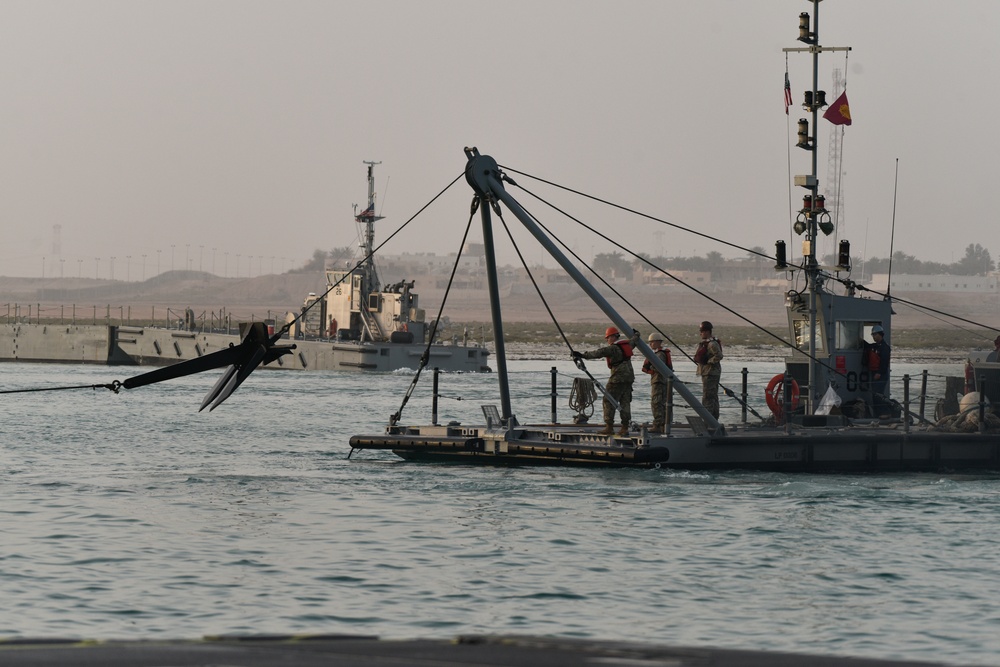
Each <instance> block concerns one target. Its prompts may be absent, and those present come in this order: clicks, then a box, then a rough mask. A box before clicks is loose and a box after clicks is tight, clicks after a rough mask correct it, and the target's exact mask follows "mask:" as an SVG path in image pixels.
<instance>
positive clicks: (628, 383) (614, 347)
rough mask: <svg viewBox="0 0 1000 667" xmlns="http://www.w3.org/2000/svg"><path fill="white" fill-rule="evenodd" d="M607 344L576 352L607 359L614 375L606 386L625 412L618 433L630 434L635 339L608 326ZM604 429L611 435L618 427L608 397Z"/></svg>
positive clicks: (580, 355) (579, 356) (580, 356)
mask: <svg viewBox="0 0 1000 667" xmlns="http://www.w3.org/2000/svg"><path fill="white" fill-rule="evenodd" d="M604 340H605V342H607V345H605V346H604V347H601V348H598V349H596V350H592V351H590V352H582V353H581V352H576V351H574V352H573V359H574V360H578V359H601V358H604V359H607V362H608V368H610V369H611V377H609V378H608V384H607V386H606V387H605V389H606V390H607V392H608V394H610V395H611V396H612V397H613V398H614V399H615V400H616V401H618V411H619V412H620V413H621V419H622V424H621V428H619V429H618V435H628V432H629V424H630V423H631V421H632V384H633V383H634V382H635V371H633V370H632V343H631V341H629V340H628V339H622V337H621V332H620V331H618V329H616V328H615V327H608V329H607V331H605V332H604ZM603 407H604V430H603V431H600V435H611V434H612V433H614V430H615V406H614V404H612V403H611V402H610V401H608V399H607V397H605V398H604V402H603Z"/></svg>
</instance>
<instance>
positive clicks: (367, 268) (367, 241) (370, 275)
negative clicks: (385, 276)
mask: <svg viewBox="0 0 1000 667" xmlns="http://www.w3.org/2000/svg"><path fill="white" fill-rule="evenodd" d="M364 163H365V164H366V165H368V206H367V207H366V208H365V210H363V211H362V212H361V213H358V205H357V204H355V205H354V219H355V220H356V221H358V222H362V223H364V225H365V233H364V239H363V240H362V244H361V250H362V252H363V253H364V264H363V265H362V267H361V270H362V272H363V274H364V281H365V289H366V290H367V291H374V290H378V288H379V285H380V283H379V279H378V271H377V270H376V269H375V259H374V258H373V257H372V253H373V252H374V250H373V249H374V247H375V221H376V220H381V219H382V218H383V216H381V215H375V165H377V164H382V162H381V161H379V162H372V161H371V160H365V161H364Z"/></svg>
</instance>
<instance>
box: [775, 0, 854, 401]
mask: <svg viewBox="0 0 1000 667" xmlns="http://www.w3.org/2000/svg"><path fill="white" fill-rule="evenodd" d="M808 1H809V2H812V5H813V15H812V27H811V28H810V17H809V14H808V13H806V12H802V13H801V14H799V37H798V40H799V41H800V42H803V43H804V44H808V46H805V47H792V48H786V49H782V51H783V52H784V53H810V54H812V61H813V62H812V89H811V90H807V91H805V95H804V97H805V99H804V100H803V104H802V108H803V109H805V110H806V111H809V112H810V113H811V115H812V128H813V134H812V135H810V134H809V120H808V119H806V118H800V119H799V122H798V143H797V144H796V146H798V147H799V148H802V149H803V150H807V151H809V152H810V153H812V159H811V171H810V173H809V174H807V175H803V176H796V177H795V185H797V186H799V187H803V188H805V189H806V190H808V191H809V194H807V195H805V197H803V201H802V209H801V210H800V211H799V214H798V217H797V218H796V220H795V224H794V225H793V229H794V230H795V233H796V234H800V235H801V234H803V233H804V234H805V237H804V238H803V240H802V262H803V265H804V270H805V275H806V288H807V289H808V291H809V332H808V334H807V335H808V338H809V392H808V394H807V396H806V413H807V414H813V412H814V411H815V408H816V405H817V402H818V400H819V387H817V386H816V385H817V372H816V371H817V369H816V339H817V338H818V337H819V336H820V335H822V334H821V333H820V332H819V331H818V330H817V329H818V327H817V315H816V308H817V306H816V304H817V301H818V299H817V294H818V293H819V292H822V291H823V274H822V272H821V271H820V266H819V261H818V260H817V258H816V244H817V241H818V238H819V235H818V232H819V231H822V232H823V234H825V235H829V234H830V233H831V232H833V223H832V222H831V221H830V214H829V212H828V211H827V210H826V202H825V197H824V196H823V195H821V194H819V178H818V177H817V175H816V174H817V164H818V155H817V151H816V135H815V132H816V128H817V123H818V121H819V110H820V109H822V108H823V107H825V106H826V105H827V103H826V91H823V90H820V89H819V54H820V53H822V52H824V51H850V50H851V47H849V46H820V44H819V3H820V2H822V0H808Z"/></svg>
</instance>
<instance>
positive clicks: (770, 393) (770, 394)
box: [764, 373, 799, 423]
mask: <svg viewBox="0 0 1000 667" xmlns="http://www.w3.org/2000/svg"><path fill="white" fill-rule="evenodd" d="M791 385H792V410H795V409H796V408H798V407H799V383H798V382H796V381H795V378H792V382H791ZM784 386H785V374H784V373H778V374H777V375H775V376H774V377H773V378H771V381H770V382H768V383H767V389H765V390H764V398H765V399H766V400H767V407H769V408H770V409H771V413H772V414H774V418H775V419H776V420H777V421H778V423H782V422H783V414H784V412H785V397H784Z"/></svg>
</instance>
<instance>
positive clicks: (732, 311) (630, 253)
mask: <svg viewBox="0 0 1000 667" xmlns="http://www.w3.org/2000/svg"><path fill="white" fill-rule="evenodd" d="M512 184H513V185H517V184H516V183H513V182H512ZM518 187H520V188H521V189H522V190H524V191H525V192H526V193H527V194H529V195H531V196H532V197H534V198H535V199H537V200H538V201H540V202H541V203H543V204H545V205H546V206H549V207H550V208H552V209H553V210H555V211H558V212H559V213H562V214H563V215H565V216H566V217H567V218H569V219H570V220H572V221H573V222H575V223H577V224H578V225H580V226H581V227H584V228H585V229H587V230H589V231H591V232H593V233H594V234H596V235H597V236H600V237H601V238H602V239H604V240H605V241H607V242H608V243H611V244H612V245H614V246H615V247H617V248H620V249H621V250H623V251H625V252H626V253H628V254H629V255H632V256H633V257H635V258H636V259H638V260H639V261H641V262H643V263H645V264H647V265H649V266H650V267H652V268H653V269H656V270H657V271H659V272H660V273H662V274H664V275H666V276H667V277H669V278H671V279H672V280H675V281H677V282H678V283H679V284H681V285H683V286H684V287H686V288H688V289H689V290H691V291H693V292H694V293H696V294H698V295H699V296H701V297H703V298H705V299H707V300H709V301H711V302H712V303H714V304H715V305H717V306H719V307H720V308H722V309H723V310H726V311H727V312H729V313H731V314H733V315H735V316H736V317H738V318H740V319H741V320H743V321H744V322H746V323H747V324H749V325H751V326H753V327H755V328H757V329H759V330H760V331H762V332H764V333H765V334H767V335H768V336H771V337H772V338H774V339H776V340H777V341H779V342H780V343H781V344H782V345H785V346H787V347H792V348H794V347H795V346H794V345H792V344H791V343H789V342H788V341H786V340H785V339H783V338H782V337H781V336H779V335H777V334H776V333H774V332H772V331H769V330H768V329H765V328H764V327H762V326H760V325H759V324H757V323H756V322H754V321H752V320H751V319H750V318H748V317H746V316H744V315H742V314H740V313H738V312H737V311H735V310H733V309H732V308H730V307H729V306H727V305H725V304H724V303H722V302H721V301H719V300H718V299H715V298H713V297H711V296H709V295H708V294H705V293H704V292H702V291H701V290H699V289H698V288H697V287H694V286H693V285H690V284H689V283H687V282H685V281H683V280H681V279H680V278H678V277H677V276H675V275H673V274H671V273H670V272H669V271H667V270H666V269H663V268H662V267H659V266H657V265H656V264H654V263H653V262H651V261H649V260H648V259H646V258H645V257H643V256H642V255H640V254H638V253H636V252H633V251H632V250H630V249H629V248H627V247H625V246H623V245H622V244H620V243H618V242H617V241H615V240H613V239H611V238H610V237H608V236H607V235H605V234H603V233H601V232H599V231H598V230H596V229H594V228H593V227H591V226H590V225H588V224H587V223H585V222H583V221H582V220H580V219H579V218H576V217H574V216H572V215H570V214H569V213H567V212H566V211H564V210H562V209H561V208H559V207H558V206H556V205H555V204H553V203H551V202H549V201H546V200H545V199H543V198H541V197H539V196H538V195H536V194H535V193H534V192H532V191H530V190H528V189H527V188H525V187H524V186H518ZM532 217H534V216H532ZM535 220H536V221H537V218H535ZM545 230H546V231H547V232H548V233H549V234H552V232H551V231H549V230H548V229H547V228H545ZM552 236H553V237H555V235H554V234H552ZM559 243H560V244H561V245H562V246H563V247H564V248H565V247H566V244H565V243H563V242H562V241H559ZM570 252H572V251H570ZM758 254H759V253H758ZM573 256H574V257H576V258H577V259H579V257H578V256H577V255H576V254H575V253H573ZM585 265H586V264H585ZM586 266H587V268H589V269H590V271H591V272H592V273H594V275H598V274H597V272H596V271H594V269H593V268H591V267H590V266H589V265H586ZM598 277H599V278H600V276H598ZM600 280H601V282H603V283H604V284H605V285H608V287H611V286H610V285H609V284H608V282H607V281H606V280H604V279H603V278H600ZM611 289H612V290H613V291H614V292H615V294H616V295H617V296H619V297H621V298H622V299H623V300H625V299H624V297H622V296H621V294H620V293H619V292H618V291H617V290H615V289H614V288H613V287H611ZM625 302H626V303H629V302H628V301H627V300H625ZM629 306H630V307H631V308H633V309H634V310H636V312H639V310H638V309H637V308H635V306H633V305H632V304H631V303H629ZM640 314H641V313H640ZM644 319H645V317H644ZM646 321H647V322H648V321H649V320H646ZM650 324H651V325H652V323H651V322H650ZM657 331H659V329H657ZM661 333H662V332H661ZM664 336H666V334H664ZM670 342H671V343H673V341H670ZM796 349H798V348H796ZM684 354H685V355H686V356H688V355H687V353H686V352H685V353H684ZM688 358H689V359H690V358H691V357H690V356H688ZM817 361H818V362H820V363H822V362H821V361H820V360H818V359H817Z"/></svg>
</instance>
